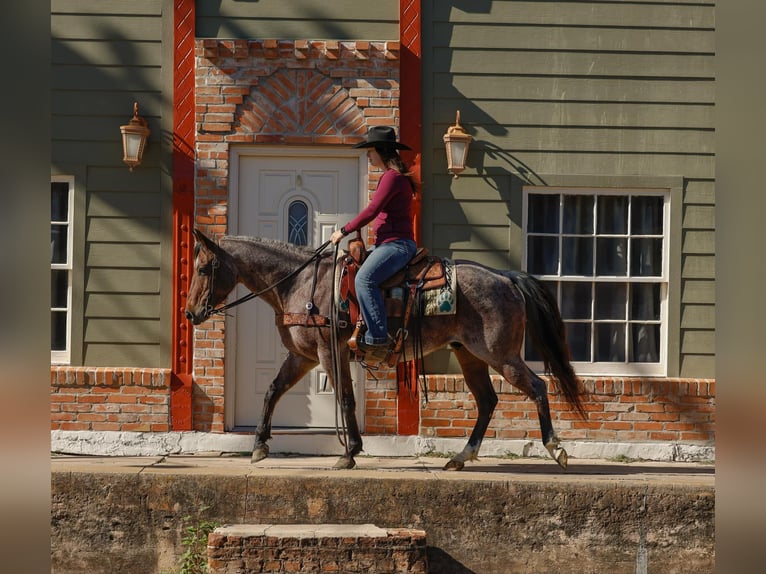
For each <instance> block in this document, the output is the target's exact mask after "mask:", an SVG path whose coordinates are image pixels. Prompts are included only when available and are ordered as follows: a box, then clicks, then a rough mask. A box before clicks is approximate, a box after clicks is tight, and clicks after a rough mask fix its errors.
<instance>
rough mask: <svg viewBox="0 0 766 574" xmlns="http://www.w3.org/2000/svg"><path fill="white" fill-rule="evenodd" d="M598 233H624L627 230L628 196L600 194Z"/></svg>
mask: <svg viewBox="0 0 766 574" xmlns="http://www.w3.org/2000/svg"><path fill="white" fill-rule="evenodd" d="M597 230H598V233H599V234H605V235H625V234H626V233H627V232H628V198H627V197H625V196H620V195H601V196H599V198H598V225H597Z"/></svg>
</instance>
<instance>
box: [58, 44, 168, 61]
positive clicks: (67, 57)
mask: <svg viewBox="0 0 766 574" xmlns="http://www.w3.org/2000/svg"><path fill="white" fill-rule="evenodd" d="M52 44H53V46H52V49H51V63H52V64H65V65H70V66H72V65H92V66H135V65H136V63H138V62H140V63H141V65H142V66H160V65H161V64H162V58H161V55H160V53H159V50H157V46H156V45H155V44H154V43H153V42H128V41H119V40H117V41H113V42H105V41H103V40H90V41H89V40H58V39H53V40H52Z"/></svg>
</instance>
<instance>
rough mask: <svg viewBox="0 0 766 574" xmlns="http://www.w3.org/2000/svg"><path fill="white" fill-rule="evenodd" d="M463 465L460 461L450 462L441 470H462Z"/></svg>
mask: <svg viewBox="0 0 766 574" xmlns="http://www.w3.org/2000/svg"><path fill="white" fill-rule="evenodd" d="M464 466H465V463H464V462H462V461H460V460H451V461H449V462H448V463H447V464H445V465H444V468H442V470H463V467H464Z"/></svg>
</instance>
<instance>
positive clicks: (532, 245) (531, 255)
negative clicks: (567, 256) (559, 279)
mask: <svg viewBox="0 0 766 574" xmlns="http://www.w3.org/2000/svg"><path fill="white" fill-rule="evenodd" d="M527 271H529V273H532V274H533V275H556V274H557V273H558V272H559V240H558V237H540V236H532V237H529V239H528V240H527Z"/></svg>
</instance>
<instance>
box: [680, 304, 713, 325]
mask: <svg viewBox="0 0 766 574" xmlns="http://www.w3.org/2000/svg"><path fill="white" fill-rule="evenodd" d="M681 328H682V329H711V330H712V329H715V307H714V306H713V305H688V304H687V305H684V306H683V308H682V309H681Z"/></svg>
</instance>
